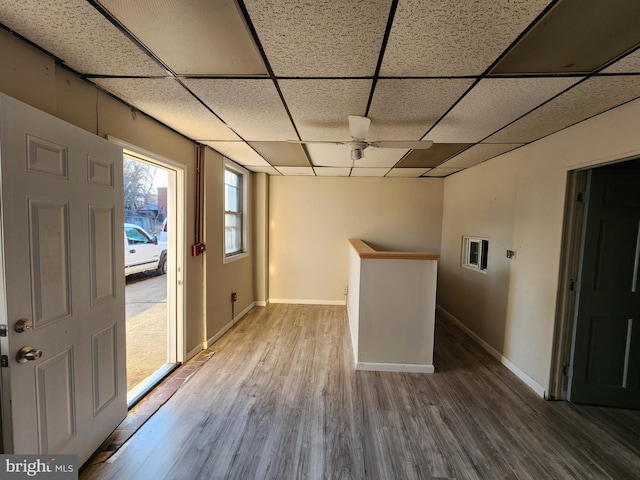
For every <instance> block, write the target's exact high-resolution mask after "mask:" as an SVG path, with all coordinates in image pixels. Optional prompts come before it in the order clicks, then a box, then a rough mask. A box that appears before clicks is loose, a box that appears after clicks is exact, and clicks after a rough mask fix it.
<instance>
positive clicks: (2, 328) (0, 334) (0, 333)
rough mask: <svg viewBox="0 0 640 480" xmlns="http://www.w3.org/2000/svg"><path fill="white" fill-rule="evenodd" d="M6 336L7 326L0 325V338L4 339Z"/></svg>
mask: <svg viewBox="0 0 640 480" xmlns="http://www.w3.org/2000/svg"><path fill="white" fill-rule="evenodd" d="M6 336H7V326H6V325H0V337H6Z"/></svg>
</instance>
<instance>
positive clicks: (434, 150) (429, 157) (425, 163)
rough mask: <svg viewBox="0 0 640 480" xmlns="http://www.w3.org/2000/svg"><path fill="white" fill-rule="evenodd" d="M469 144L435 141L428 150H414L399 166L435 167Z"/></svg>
mask: <svg viewBox="0 0 640 480" xmlns="http://www.w3.org/2000/svg"><path fill="white" fill-rule="evenodd" d="M469 145H470V144H468V143H434V144H433V145H432V146H431V148H429V149H428V150H413V151H412V152H411V153H410V154H409V155H407V156H406V157H404V158H403V159H402V161H401V162H400V163H399V164H398V165H397V166H398V167H399V168H429V167H435V166H436V165H439V164H440V163H442V162H444V161H445V160H446V159H448V158H449V157H451V156H453V155H455V154H456V153H458V152H461V151H462V150H464V149H465V148H467V147H469Z"/></svg>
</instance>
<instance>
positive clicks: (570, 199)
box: [547, 155, 640, 400]
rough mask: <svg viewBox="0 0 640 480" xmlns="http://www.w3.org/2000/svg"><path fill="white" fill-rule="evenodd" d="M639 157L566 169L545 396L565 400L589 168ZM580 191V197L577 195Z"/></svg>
mask: <svg viewBox="0 0 640 480" xmlns="http://www.w3.org/2000/svg"><path fill="white" fill-rule="evenodd" d="M639 158H640V157H639V156H637V155H635V156H632V157H627V158H622V159H619V160H615V161H611V162H603V163H599V164H595V165H589V166H588V167H584V168H581V169H576V170H570V171H568V172H567V189H566V197H565V208H564V217H563V218H564V222H563V228H562V243H561V247H560V248H561V250H560V273H559V281H558V297H557V302H556V316H555V317H556V318H555V323H554V332H553V346H552V353H551V371H550V376H549V388H548V390H547V398H548V399H549V400H568V399H569V397H570V392H569V376H570V371H569V369H570V368H571V359H572V356H573V341H574V331H575V325H576V320H577V306H578V298H579V296H580V285H579V278H580V273H581V269H582V251H583V247H584V240H585V238H584V236H585V232H584V230H585V228H586V222H585V220H586V214H587V209H586V208H585V207H586V205H587V196H588V194H589V193H588V187H589V178H590V172H591V170H593V169H595V168H600V167H604V166H607V165H613V164H617V163H624V162H629V161H633V160H638V159H639ZM580 195H581V198H579V196H580Z"/></svg>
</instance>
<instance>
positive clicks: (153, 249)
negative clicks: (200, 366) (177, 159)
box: [123, 147, 184, 407]
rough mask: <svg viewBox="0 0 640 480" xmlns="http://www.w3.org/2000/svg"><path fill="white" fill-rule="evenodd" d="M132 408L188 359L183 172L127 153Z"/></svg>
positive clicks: (127, 292)
mask: <svg viewBox="0 0 640 480" xmlns="http://www.w3.org/2000/svg"><path fill="white" fill-rule="evenodd" d="M123 164H124V166H123V177H124V197H125V198H124V204H125V212H124V214H125V224H124V244H125V245H124V246H125V273H126V285H125V306H126V339H127V357H126V364H127V403H128V405H129V407H132V406H133V405H135V404H136V403H137V402H138V401H139V400H140V399H141V398H142V397H143V396H144V395H146V394H147V393H148V392H149V391H150V390H152V389H153V388H154V387H155V386H156V385H157V384H158V383H159V382H160V381H162V379H163V378H165V377H166V376H167V375H168V374H169V373H171V372H172V371H173V370H174V369H175V368H176V367H177V366H178V365H179V364H180V363H181V362H182V360H183V358H184V346H183V342H184V340H183V339H184V335H183V322H184V312H183V308H182V307H179V305H180V306H181V305H183V302H182V301H181V299H182V295H183V292H182V281H181V279H182V272H183V270H184V268H183V262H184V259H183V256H182V255H180V251H181V248H180V244H181V243H182V242H181V241H180V240H181V238H182V237H183V232H182V228H181V226H182V225H184V221H183V211H184V201H183V195H184V188H183V183H182V182H183V178H184V175H183V169H182V168H181V167H179V166H177V165H175V164H173V163H171V162H169V161H167V160H164V159H160V158H158V157H157V156H154V155H152V154H149V153H145V152H140V151H139V150H137V149H129V148H126V147H125V149H124V162H123Z"/></svg>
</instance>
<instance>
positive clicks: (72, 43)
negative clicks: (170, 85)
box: [0, 0, 167, 76]
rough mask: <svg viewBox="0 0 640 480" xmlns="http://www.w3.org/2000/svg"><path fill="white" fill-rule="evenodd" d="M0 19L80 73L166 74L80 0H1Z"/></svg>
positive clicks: (109, 23) (83, 0) (0, 21)
mask: <svg viewBox="0 0 640 480" xmlns="http://www.w3.org/2000/svg"><path fill="white" fill-rule="evenodd" d="M0 23H2V24H4V25H6V26H7V27H9V28H11V29H12V30H14V31H16V32H18V33H19V34H20V35H22V36H24V37H25V38H28V39H29V40H31V41H32V42H33V43H35V44H36V45H38V46H40V47H41V48H43V49H44V50H46V51H48V52H50V53H52V54H54V55H55V56H57V57H58V58H61V59H63V60H64V63H65V64H66V65H68V66H69V67H71V68H72V69H74V70H76V71H78V72H80V73H84V74H99V75H145V76H165V75H167V72H166V71H165V70H164V69H163V68H161V67H160V66H159V65H158V64H157V63H156V62H155V61H153V60H152V59H151V58H150V57H149V56H148V55H147V54H145V53H143V52H142V51H141V50H140V49H139V48H138V47H137V46H136V45H135V44H134V43H133V42H131V41H130V40H129V39H128V38H127V37H126V36H125V35H124V34H123V33H121V32H120V31H119V30H118V29H117V28H116V27H115V26H114V25H113V24H111V22H109V21H108V20H107V19H106V18H104V17H103V16H102V15H101V14H100V13H99V12H98V11H97V10H96V9H95V8H93V7H92V6H91V5H90V4H89V3H88V2H86V1H85V0H59V1H56V2H43V1H41V0H17V1H16V0H3V1H2V6H1V7H0Z"/></svg>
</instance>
